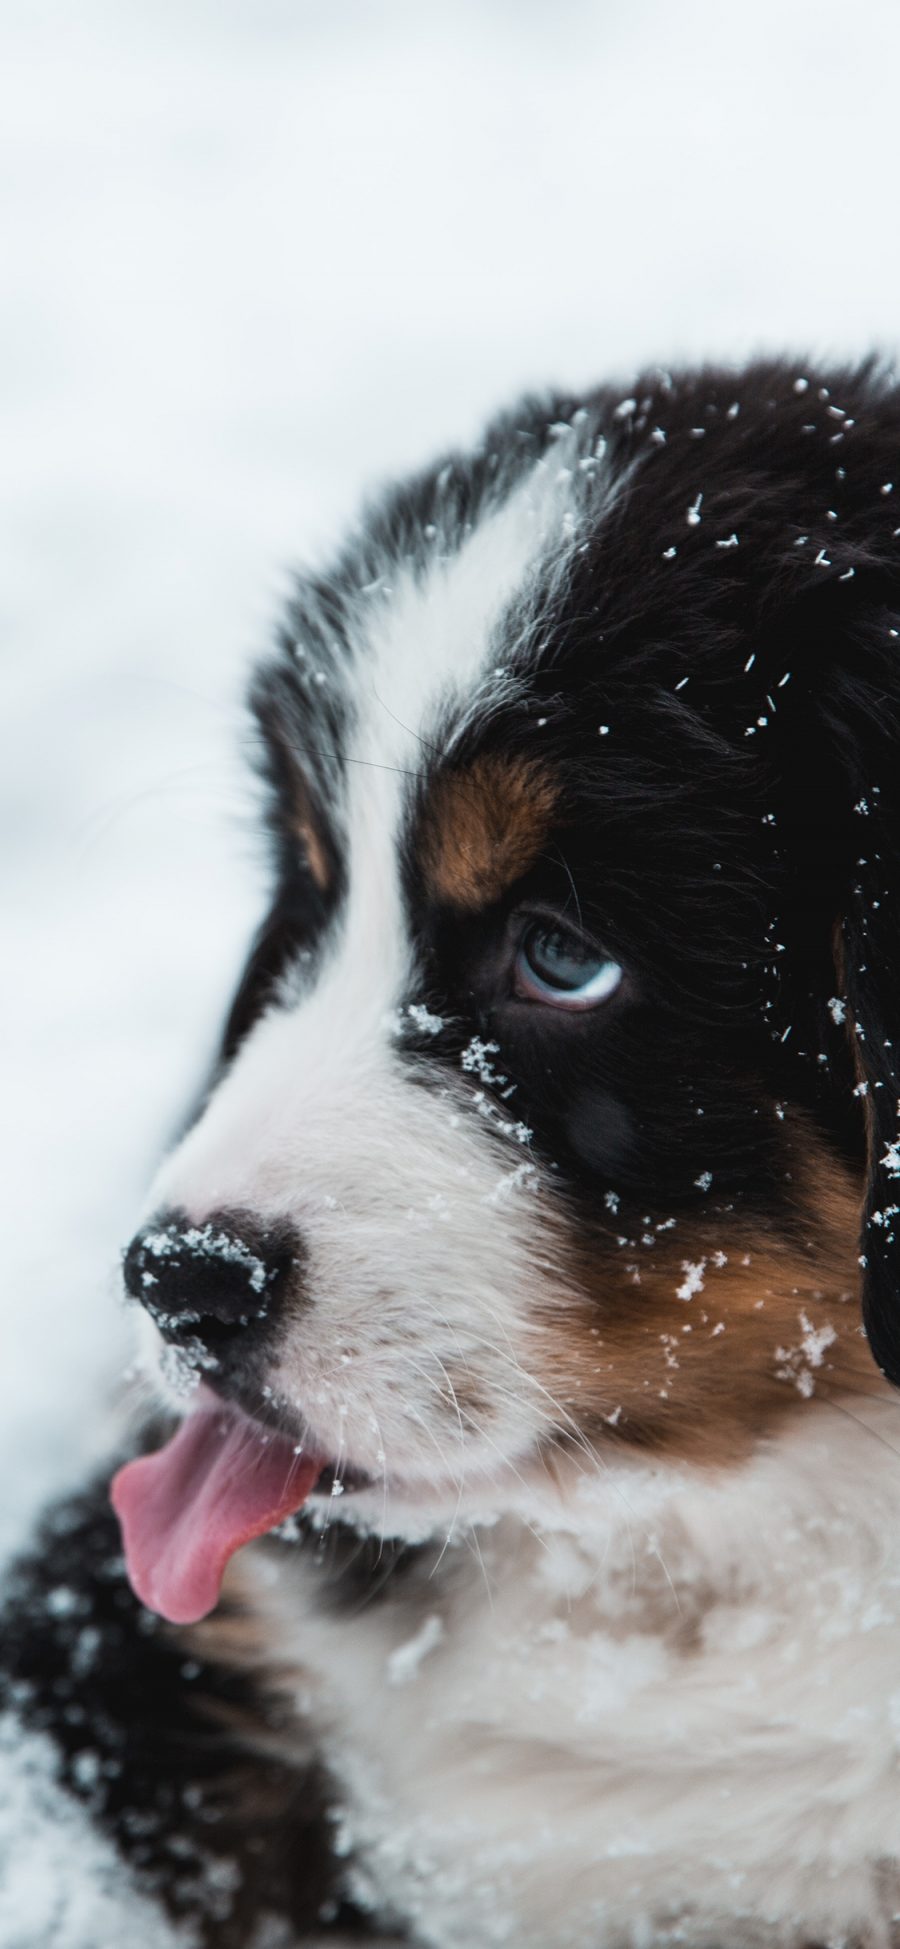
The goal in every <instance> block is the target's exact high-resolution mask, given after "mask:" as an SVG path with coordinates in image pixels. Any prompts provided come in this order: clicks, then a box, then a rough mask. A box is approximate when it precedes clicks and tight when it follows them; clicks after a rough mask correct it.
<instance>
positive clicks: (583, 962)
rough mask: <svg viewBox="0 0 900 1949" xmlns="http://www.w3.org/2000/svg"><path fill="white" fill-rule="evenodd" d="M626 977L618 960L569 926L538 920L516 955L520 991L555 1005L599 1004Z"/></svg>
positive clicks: (531, 997) (584, 1006) (597, 1005)
mask: <svg viewBox="0 0 900 1949" xmlns="http://www.w3.org/2000/svg"><path fill="white" fill-rule="evenodd" d="M621 979H622V970H621V968H620V966H619V963H618V961H610V960H608V959H606V958H605V957H604V956H603V955H600V954H598V953H597V950H596V948H594V947H592V946H591V945H590V943H589V942H587V941H583V940H581V939H580V937H579V936H578V935H577V934H572V933H570V932H569V930H568V928H566V927H557V926H553V925H552V924H550V923H548V922H546V921H535V922H532V925H531V926H530V927H528V928H527V929H526V931H525V933H524V934H523V936H522V939H521V942H520V944H519V951H518V954H517V956H516V994H517V995H520V996H523V997H525V998H526V999H527V1000H528V1001H534V1002H546V1003H548V1004H549V1005H550V1007H551V1008H570V1009H575V1008H597V1007H599V1004H600V1003H601V1002H605V1001H606V1000H607V998H608V997H609V996H610V995H612V994H613V993H614V991H615V989H616V988H618V986H619V983H620V981H621Z"/></svg>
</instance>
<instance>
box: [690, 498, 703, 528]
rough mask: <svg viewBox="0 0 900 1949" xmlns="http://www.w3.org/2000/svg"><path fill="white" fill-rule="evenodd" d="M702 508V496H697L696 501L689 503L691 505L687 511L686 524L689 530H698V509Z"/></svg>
mask: <svg viewBox="0 0 900 1949" xmlns="http://www.w3.org/2000/svg"><path fill="white" fill-rule="evenodd" d="M702 506H703V495H702V494H698V495H697V498H696V500H694V501H692V502H691V505H690V507H689V508H688V511H687V524H688V527H689V528H699V526H700V519H701V517H700V509H701V507H702Z"/></svg>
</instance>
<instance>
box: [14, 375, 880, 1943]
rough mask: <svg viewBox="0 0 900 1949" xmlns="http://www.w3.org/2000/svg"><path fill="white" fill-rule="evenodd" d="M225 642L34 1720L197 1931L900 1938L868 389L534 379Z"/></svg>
mask: <svg viewBox="0 0 900 1949" xmlns="http://www.w3.org/2000/svg"><path fill="white" fill-rule="evenodd" d="M252 705H253V711H254V714H255V722H256V727H257V731H258V750H259V753H260V755H261V770H262V773H263V775H264V778H265V784H266V789H267V796H268V819H269V824H270V827H271V837H272V856H273V875H272V894H271V902H270V906H269V911H268V914H267V916H266V918H265V920H264V922H263V924H262V926H261V928H260V931H259V934H258V936H257V939H256V941H255V944H254V945H253V948H252V951H251V953H250V957H249V961H248V964H247V967H246V971H245V972H244V975H243V978H242V980H241V982H240V985H239V988H238V991H237V996H236V999H235V1002H234V1006H233V1008H232V1011H231V1015H230V1019H229V1021H228V1024H227V1027H226V1030H225V1033H224V1038H223V1042H222V1047H221V1055H220V1058H219V1060H218V1062H217V1066H216V1070H215V1073H214V1075H213V1076H212V1077H211V1079H210V1081H209V1085H208V1089H207V1091H206V1093H205V1096H204V1100H203V1103H202V1105H201V1107H200V1108H199V1110H198V1112H197V1114H196V1115H195V1116H194V1117H193V1119H192V1122H191V1124H190V1127H189V1129H188V1130H187V1133H186V1134H185V1135H184V1136H183V1138H182V1140H181V1141H180V1142H179V1143H178V1144H177V1145H176V1147H175V1148H174V1150H173V1152H172V1154H171V1155H170V1156H168V1157H167V1158H166V1160H165V1162H164V1163H163V1165H162V1168H161V1169H160V1171H159V1174H158V1176H157V1179H156V1182H155V1184H154V1185H153V1188H152V1191H151V1194H150V1196H149V1198H148V1202H147V1208H146V1214H145V1220H144V1223H143V1224H142V1226H141V1229H140V1231H139V1233H138V1235H137V1237H136V1238H135V1239H134V1240H133V1242H132V1243H131V1245H130V1246H129V1247H128V1250H127V1252H126V1254H125V1260H124V1278H125V1286H126V1289H127V1292H128V1294H129V1295H130V1297H131V1299H132V1300H133V1302H134V1303H135V1314H136V1317H137V1318H138V1319H139V1320H140V1321H141V1322H142V1328H143V1332H142V1338H143V1346H144V1360H145V1364H146V1367H147V1371H148V1373H150V1374H151V1375H152V1376H153V1380H154V1384H155V1400H156V1404H157V1405H156V1408H155V1414H156V1417H157V1419H156V1422H155V1424H154V1425H152V1426H149V1425H148V1426H146V1427H145V1428H144V1430H143V1432H142V1434H141V1436H140V1438H136V1439H135V1443H134V1444H133V1446H132V1449H131V1451H130V1458H129V1457H128V1456H126V1457H125V1459H124V1461H123V1465H122V1466H121V1467H119V1468H118V1471H117V1472H116V1473H115V1479H114V1481H113V1485H112V1503H113V1505H114V1509H115V1514H114V1513H113V1510H112V1509H111V1508H110V1507H109V1502H108V1493H109V1489H108V1476H107V1477H106V1478H105V1479H104V1481H103V1482H102V1483H100V1484H98V1485H96V1486H95V1487H94V1488H91V1489H89V1490H88V1491H86V1492H85V1493H84V1494H82V1495H81V1496H79V1497H78V1498H77V1499H76V1500H74V1501H70V1502H68V1503H67V1504H65V1505H64V1506H62V1507H60V1508H58V1509H56V1510H54V1511H52V1512H51V1514H50V1516H49V1518H48V1520H47V1524H46V1527H45V1530H44V1532H43V1534H42V1535H41V1537H40V1538H39V1540H38V1542H37V1545H36V1547H35V1550H34V1552H33V1553H32V1554H31V1556H30V1557H29V1559H28V1560H27V1561H25V1562H23V1563H21V1564H20V1565H19V1566H18V1567H17V1569H16V1571H15V1573H14V1576H13V1578H12V1589H11V1592H10V1595H9V1600H8V1605H7V1610H6V1621H5V1627H4V1662H5V1667H6V1673H7V1683H8V1685H10V1686H11V1687H12V1697H13V1699H14V1702H15V1706H16V1710H17V1713H18V1715H19V1719H20V1722H21V1723H22V1725H23V1726H24V1727H25V1728H29V1729H31V1730H36V1731H38V1732H40V1733H41V1734H42V1735H44V1736H46V1737H47V1738H49V1739H52V1741H53V1742H54V1749H55V1751H56V1753H57V1755H58V1759H57V1765H58V1768H59V1779H60V1780H61V1782H62V1784H63V1786H64V1788H65V1789H66V1790H67V1791H68V1792H70V1793H71V1794H72V1795H74V1796H80V1797H81V1799H82V1800H83V1801H84V1802H85V1803H86V1806H87V1807H88V1809H89V1811H90V1813H91V1815H92V1817H93V1819H94V1821H95V1822H96V1823H98V1824H99V1825H100V1826H102V1827H104V1828H105V1830H106V1831H107V1832H108V1833H111V1834H112V1835H113V1836H114V1839H115V1844H116V1846H117V1848H118V1850H119V1851H120V1856H121V1861H122V1870H121V1872H122V1875H123V1877H127V1879H126V1880H123V1883H122V1886H123V1887H127V1888H128V1889H130V1890H133V1900H134V1902H135V1903H136V1904H137V1903H142V1902H144V1901H145V1900H147V1899H151V1900H152V1901H153V1902H157V1903H159V1904H160V1905H162V1906H164V1907H165V1908H166V1909H167V1910H168V1911H169V1914H170V1916H171V1917H172V1918H174V1925H175V1927H176V1932H178V1939H179V1940H184V1941H186V1942H191V1943H195V1944H202V1945H206V1946H207V1949H212V1945H215V1949H251V1945H253V1949H274V1946H275V1945H289V1944H291V1945H292V1944H301V1943H313V1942H316V1943H325V1942H337V1941H338V1940H340V1941H346V1940H349V1939H353V1940H357V1939H368V1940H373V1941H376V1942H382V1943H383V1942H386V1941H388V1940H390V1941H392V1942H393V1941H402V1942H406V1943H409V1944H411V1945H419V1949H480V1946H481V1945H490V1944H515V1945H516V1949H636V1946H637V1945H640V1946H641V1949H655V1945H662V1944H674V1943H684V1944H688V1945H690V1949H726V1945H727V1949H756V1946H757V1945H759V1946H760V1949H762V1945H770V1944H778V1945H784V1946H785V1949H811V1946H812V1945H819V1944H824V1943H828V1944H842V1945H844V1944H845V1945H848V1949H862V1945H873V1946H874V1945H885V1949H886V1946H887V1945H888V1944H889V1943H890V1942H892V1941H894V1940H895V1938H896V1926H897V1917H898V1913H900V1418H898V1412H897V1408H898V1403H897V1399H896V1396H895V1395H894V1394H893V1392H892V1387H891V1383H892V1382H893V1381H896V1380H897V1379H898V1378H900V1254H898V1238H900V1228H898V1223H897V1221H898V1217H900V1127H898V1098H900V1062H898V1056H900V1050H898V1038H900V872H898V865H900V726H898V719H900V392H898V390H897V389H896V388H895V387H894V385H893V383H892V381H891V379H890V378H889V376H888V375H886V374H885V373H884V372H883V371H882V370H881V369H880V368H879V367H878V366H876V365H874V364H871V363H870V364H867V365H865V366H863V367H862V368H861V369H860V368H855V369H846V370H824V371H816V370H811V369H809V368H808V367H804V368H802V369H801V368H797V367H791V366H788V365H786V364H782V363H776V362H771V363H758V364H755V365H752V366H750V367H749V368H748V369H746V370H743V371H737V372H735V371H725V370H701V371H696V372H685V373H683V374H679V375H675V376H672V375H669V374H667V373H665V372H654V373H652V374H650V375H648V376H645V377H643V378H641V379H640V380H639V381H638V382H637V383H636V384H635V385H634V387H633V389H632V391H631V393H630V395H629V396H628V397H623V395H622V393H621V391H614V390H610V389H604V390H599V391H596V392H592V393H590V394H588V395H586V396H585V397H583V398H572V397H553V398H549V399H547V398H545V399H538V400H528V401H526V402H525V403H524V404H522V405H520V406H518V407H517V408H516V409H515V410H514V411H513V412H512V413H509V414H506V415H504V416H503V417H502V418H500V419H498V420H497V421H496V422H495V423H494V424H493V425H491V426H490V427H489V429H488V431H487V433H486V435H485V438H484V440H483V442H482V444H481V445H480V446H479V447H478V449H477V450H476V451H475V452H473V453H471V454H468V455H456V454H454V455H452V456H451V457H450V458H449V459H446V458H445V459H443V460H442V461H441V462H440V464H438V465H436V466H435V467H434V468H432V469H429V470H428V471H427V472H425V473H423V474H422V475H421V476H419V477H418V478H416V479H414V480H413V481H411V482H408V483H406V484H404V485H403V486H401V487H400V488H398V489H396V490H395V491H392V492H390V493H388V494H387V496H386V497H385V498H383V499H382V500H381V501H380V502H379V503H378V504H377V505H376V506H375V507H374V508H373V509H372V510H371V511H370V512H369V513H368V514H367V516H366V518H365V519H364V520H363V521H362V523H361V525H360V526H359V528H358V530H357V531H356V532H354V533H353V534H352V535H351V537H350V539H349V541H348V543H347V545H346V547H345V549H344V551H343V552H342V553H341V554H340V555H338V557H337V559H336V560H335V561H334V562H332V564H331V565H330V566H329V567H328V568H327V569H325V570H324V571H322V572H319V573H311V574H309V575H305V576H303V577H302V578H301V579H300V580H299V581H298V583H297V586H296V593H295V595H294V597H293V600H292V602H291V605H290V607H289V610H288V613H287V615H286V618H285V621H284V624H283V627H282V629H281V633H280V638H279V641H278V645H277V650H276V651H275V653H274V654H272V655H270V656H269V657H268V658H267V659H266V660H265V662H264V663H263V665H262V668H261V670H260V671H259V673H258V675H257V676H256V679H255V682H254V685H253V692H252ZM135 1448H137V1450H138V1451H139V1452H137V1454H135ZM119 1459H120V1460H122V1458H119ZM112 1472H113V1469H112V1466H111V1468H110V1471H109V1474H112ZM119 1524H120V1525H121V1539H122V1540H121V1544H120V1540H119ZM261 1539H264V1540H261ZM247 1545H249V1546H250V1547H246V1546H247ZM126 1578H127V1581H126ZM142 1912H143V1910H142ZM125 1913H127V1908H126V1910H125ZM161 1926H162V1924H161ZM122 1939H123V1940H124V1939H125V1938H124V1937H123V1938H122ZM68 1940H69V1938H68V1937H66V1941H67V1942H68ZM17 1949H18V1938H17Z"/></svg>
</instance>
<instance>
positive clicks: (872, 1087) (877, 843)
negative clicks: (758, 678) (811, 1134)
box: [830, 743, 900, 1384]
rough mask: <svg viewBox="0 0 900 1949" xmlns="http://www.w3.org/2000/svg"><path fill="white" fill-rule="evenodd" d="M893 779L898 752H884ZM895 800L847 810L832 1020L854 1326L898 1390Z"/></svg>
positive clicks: (889, 795) (875, 782) (898, 846)
mask: <svg viewBox="0 0 900 1949" xmlns="http://www.w3.org/2000/svg"><path fill="white" fill-rule="evenodd" d="M893 766H894V769H895V771H896V770H900V743H898V745H897V746H896V747H895V749H894V752H893ZM898 800H900V795H898V792H897V789H896V787H895V786H892V784H891V781H890V776H889V775H884V782H883V783H881V782H880V780H879V778H878V777H874V778H873V779H872V781H871V782H870V784H869V786H868V789H867V790H860V793H859V797H858V798H857V799H855V800H854V816H855V817H856V819H857V820H858V824H859V853H858V856H857V859H856V860H855V861H854V863H853V866H852V868H851V883H850V886H849V889H848V897H847V904H846V909H845V912H844V914H843V916H842V918H841V920H840V922H839V924H838V928H837V930H836V935H835V940H836V953H835V963H836V982H835V995H834V997H833V998H832V1000H831V1003H830V1007H831V1010H832V1014H833V1015H837V1016H838V1017H841V1016H843V1018H844V1020H845V1022H846V1033H847V1035H848V1037H849V1039H850V1043H851V1047H852V1049H853V1054H854V1059H855V1067H856V1072H857V1078H858V1080H857V1084H856V1088H857V1091H858V1092H859V1094H860V1095H861V1096H862V1098H863V1109H864V1113H865V1126H866V1149H867V1173H866V1193H865V1201H864V1205H863V1213H862V1230H861V1241H860V1265H861V1267H862V1295H863V1322H864V1325H865V1329H866V1332H867V1334H868V1338H869V1343H870V1345H871V1348H872V1352H873V1354H874V1357H875V1359H876V1361H877V1363H878V1365H879V1367H880V1368H881V1369H882V1370H883V1372H884V1373H885V1374H886V1375H887V1376H888V1378H889V1379H890V1380H892V1381H894V1382H896V1383H898V1384H900V1115H898V1112H900V802H898Z"/></svg>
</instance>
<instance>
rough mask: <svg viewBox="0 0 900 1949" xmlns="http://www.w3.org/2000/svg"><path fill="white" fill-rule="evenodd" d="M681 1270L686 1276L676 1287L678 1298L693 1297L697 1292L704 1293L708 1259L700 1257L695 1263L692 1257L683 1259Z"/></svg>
mask: <svg viewBox="0 0 900 1949" xmlns="http://www.w3.org/2000/svg"><path fill="white" fill-rule="evenodd" d="M681 1270H682V1272H683V1273H684V1275H685V1276H684V1279H683V1281H682V1283H681V1285H680V1286H677V1287H676V1289H675V1291H676V1297H677V1298H678V1299H693V1297H694V1294H695V1293H702V1291H703V1275H704V1273H705V1271H706V1260H705V1259H699V1260H698V1261H697V1262H696V1263H694V1261H693V1260H691V1259H682V1261H681Z"/></svg>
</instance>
